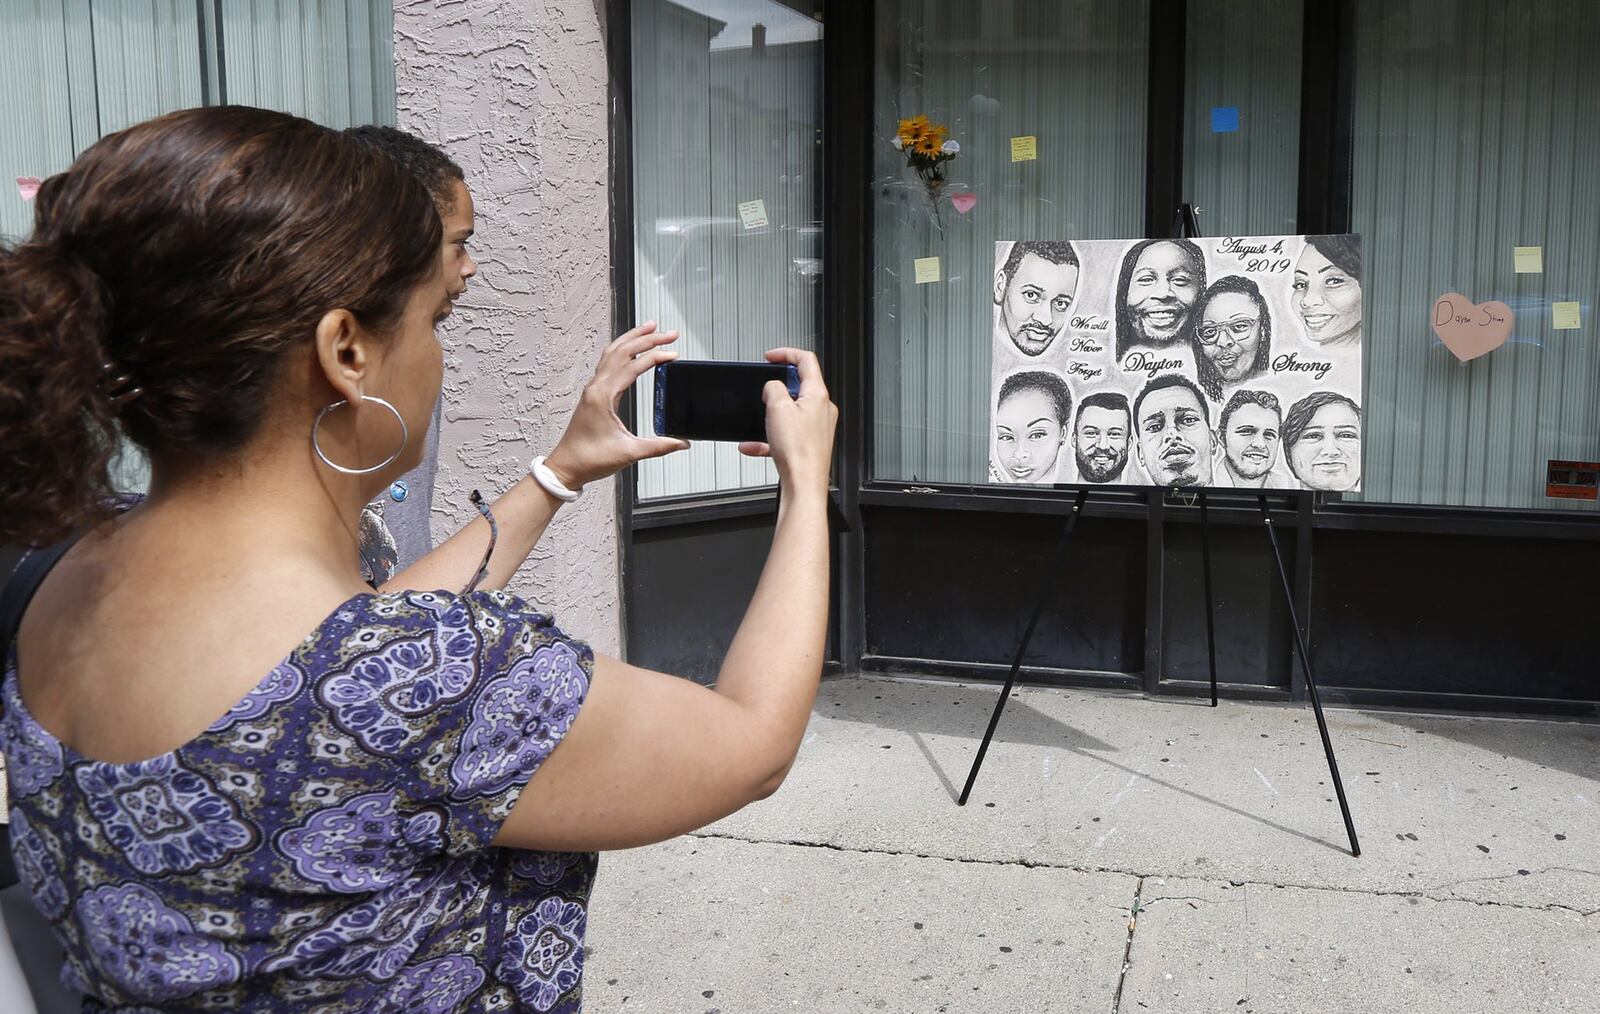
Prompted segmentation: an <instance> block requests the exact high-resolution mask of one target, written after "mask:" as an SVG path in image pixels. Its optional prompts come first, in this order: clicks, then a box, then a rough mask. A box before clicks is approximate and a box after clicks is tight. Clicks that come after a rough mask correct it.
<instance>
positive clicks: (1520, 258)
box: [1511, 246, 1544, 275]
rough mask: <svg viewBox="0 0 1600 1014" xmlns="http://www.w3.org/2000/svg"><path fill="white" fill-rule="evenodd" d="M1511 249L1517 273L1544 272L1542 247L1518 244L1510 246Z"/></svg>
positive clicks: (1534, 273) (1540, 273)
mask: <svg viewBox="0 0 1600 1014" xmlns="http://www.w3.org/2000/svg"><path fill="white" fill-rule="evenodd" d="M1511 249H1512V255H1513V257H1514V259H1515V260H1516V262H1517V274H1519V275H1542V274H1544V247H1542V246H1518V247H1512V248H1511Z"/></svg>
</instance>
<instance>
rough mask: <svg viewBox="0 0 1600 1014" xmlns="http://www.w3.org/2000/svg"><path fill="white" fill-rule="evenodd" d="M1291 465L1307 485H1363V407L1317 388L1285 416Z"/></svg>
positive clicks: (1342, 488) (1330, 487) (1327, 487)
mask: <svg viewBox="0 0 1600 1014" xmlns="http://www.w3.org/2000/svg"><path fill="white" fill-rule="evenodd" d="M1283 446H1284V447H1286V448H1288V452H1289V453H1288V458H1289V468H1290V470H1291V471H1293V472H1294V474H1295V477H1296V478H1298V479H1299V480H1300V481H1301V482H1303V483H1305V485H1306V488H1308V489H1320V490H1327V491H1330V492H1346V491H1348V490H1352V489H1355V488H1356V487H1357V486H1359V485H1361V409H1360V408H1358V407H1357V406H1356V403H1355V402H1353V401H1351V400H1350V399H1349V398H1346V397H1345V396H1344V395H1342V394H1338V393H1337V392H1334V391H1314V392H1312V393H1311V394H1308V395H1306V396H1305V397H1304V398H1301V399H1300V400H1299V401H1297V402H1295V403H1294V407H1293V408H1291V409H1289V414H1288V415H1287V416H1285V417H1284V419H1283Z"/></svg>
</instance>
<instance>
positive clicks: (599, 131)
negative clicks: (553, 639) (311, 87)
mask: <svg viewBox="0 0 1600 1014" xmlns="http://www.w3.org/2000/svg"><path fill="white" fill-rule="evenodd" d="M601 6H602V5H600V4H598V3H596V2H595V0H544V2H539V0H457V2H454V3H451V2H446V0H397V2H396V4H395V25H394V33H395V39H394V43H395V44H394V59H395V90H396V96H397V103H396V106H397V110H398V117H399V126H400V127H401V128H403V129H405V130H410V131H413V132H415V133H416V134H418V135H419V136H422V137H424V138H428V139H430V140H433V141H436V142H439V143H442V145H443V146H444V148H445V149H446V150H447V151H449V153H450V155H451V156H452V157H453V158H454V159H455V160H456V161H457V162H458V163H460V165H461V167H462V169H463V170H465V172H466V174H467V181H468V183H469V185H470V186H471V187H472V192H473V197H474V200H475V202H476V205H477V216H478V223H477V224H478V234H477V238H476V240H475V242H474V244H473V246H474V249H475V253H476V256H477V260H478V263H479V265H480V267H479V271H478V276H477V278H475V279H473V281H472V284H471V287H470V288H469V289H468V290H467V294H466V296H465V297H464V298H463V299H462V301H461V302H460V303H459V304H458V305H457V308H456V313H455V316H454V317H453V318H452V319H451V320H450V321H448V322H447V323H446V325H445V327H444V329H443V330H442V332H441V335H442V336H443V337H444V340H445V346H446V351H445V379H444V421H443V428H442V429H441V431H440V440H439V471H438V477H437V482H436V486H435V493H434V498H433V521H432V526H433V532H434V537H435V538H436V539H442V538H443V537H445V536H447V535H448V534H449V533H450V532H452V531H454V530H455V529H456V528H457V527H458V526H459V525H461V524H462V523H464V522H466V521H468V520H470V519H471V518H472V517H473V516H474V514H475V512H474V511H473V508H472V505H471V504H470V503H469V502H468V500H467V495H468V494H469V493H470V492H471V491H472V489H473V488H474V487H476V488H479V489H481V490H483V492H484V494H485V495H488V494H489V493H490V492H491V491H494V492H496V493H498V492H500V491H502V490H504V489H505V488H507V487H508V486H510V485H511V483H512V482H514V481H515V480H516V479H518V478H519V477H521V476H522V475H523V474H525V471H526V469H527V464H528V461H529V459H530V458H532V456H533V455H535V454H538V453H544V452H547V451H548V450H549V449H550V448H551V447H552V446H554V444H555V441H556V439H557V438H558V437H559V436H560V435H561V431H562V429H563V428H564V427H565V425H566V421H567V419H568V417H569V416H570V415H571V412H572V406H573V405H574V404H575V402H576V399H577V397H578V394H579V392H580V391H581V390H582V389H583V385H584V383H585V381H587V379H588V378H589V376H590V375H591V374H592V372H593V367H594V362H595V359H596V357H597V356H598V355H599V352H600V350H601V348H602V347H603V346H604V345H605V343H606V342H607V341H609V339H610V335H609V330H610V320H611V303H610V300H611V294H610V279H609V270H610V262H609V257H610V252H609V233H608V211H607V189H606V187H607V151H606V55H605V46H604V41H603V35H602V32H603V26H602V24H601V15H600V8H601ZM614 503H615V501H614V497H613V490H612V486H611V483H610V482H604V483H596V484H594V485H592V486H591V487H589V489H588V490H587V492H586V493H585V495H584V497H583V499H582V500H579V501H578V502H577V503H576V504H572V505H570V506H567V507H564V508H562V510H561V511H560V513H559V514H557V516H556V520H555V523H554V524H552V525H551V527H550V530H549V531H548V532H547V533H546V535H545V537H544V540H543V541H542V542H541V543H540V545H539V547H538V548H537V549H535V550H534V553H533V556H532V557H530V558H529V560H528V563H527V564H526V565H525V566H524V567H523V569H522V572H521V573H520V574H519V575H518V577H517V579H516V580H515V581H514V582H513V583H512V586H511V590H513V591H515V592H517V593H518V594H520V595H523V596H525V597H527V598H529V599H531V600H532V601H534V602H537V603H538V604H539V605H540V606H542V607H545V608H548V609H550V610H552V611H554V612H555V614H556V616H557V618H558V621H559V622H560V624H561V626H562V627H563V628H564V629H566V630H567V631H568V632H570V633H571V634H573V635H574V636H577V637H582V638H584V639H586V640H588V641H589V642H590V643H591V644H592V645H593V646H594V647H595V648H596V649H599V650H604V651H612V652H614V651H616V650H617V647H618V644H619V642H620V598H619V595H618V586H617V526H616V518H615V507H614Z"/></svg>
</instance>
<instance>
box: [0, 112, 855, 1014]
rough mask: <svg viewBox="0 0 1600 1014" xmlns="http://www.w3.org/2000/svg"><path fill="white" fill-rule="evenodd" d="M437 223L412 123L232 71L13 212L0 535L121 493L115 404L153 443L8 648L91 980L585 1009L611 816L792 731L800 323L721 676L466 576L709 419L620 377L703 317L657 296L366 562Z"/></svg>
mask: <svg viewBox="0 0 1600 1014" xmlns="http://www.w3.org/2000/svg"><path fill="white" fill-rule="evenodd" d="M439 244H440V221H439V216H438V214H437V213H436V211H435V209H434V207H433V204H432V202H431V201H430V200H429V197H428V194H427V192H426V191H425V190H424V188H423V187H422V185H421V184H420V183H418V182H417V181H416V180H415V179H414V178H413V177H412V176H411V175H410V174H409V173H408V172H407V171H406V170H405V169H404V168H402V167H401V166H400V165H399V164H398V163H396V162H395V161H394V160H392V159H390V158H388V157H386V156H384V155H383V154H382V153H380V152H376V151H373V150H371V149H370V148H367V147H364V146H362V145H360V144H358V143H356V142H354V141H351V140H350V139H348V138H345V137H342V136H341V135H340V134H339V133H337V132H336V131H332V130H328V129H326V128H323V127H319V126H317V125H315V124H312V123H310V122H308V121H306V120H302V119H299V118H296V117H293V116H288V115H286V114H281V113H271V112H265V111H262V110H255V109H246V108H242V107H213V108H208V109H194V110H188V111H185V112H181V113H175V114H172V115H170V116H164V117H161V118H159V119H156V120H152V121H149V122H147V123H143V124H140V125H138V126H135V127H132V128H130V129H128V130H125V131H122V132H120V133H117V134H112V135H110V136H108V137H106V138H104V139H103V140H101V141H100V142H98V143H97V144H95V145H93V146H92V147H91V148H89V149H88V150H87V151H86V152H84V153H83V154H82V155H81V156H80V157H79V158H78V160H77V161H76V162H75V163H74V164H73V166H72V168H71V169H70V170H69V171H68V172H66V173H64V174H61V175H59V176H55V177H52V178H51V179H49V180H47V181H46V182H45V183H44V185H43V187H42V188H41V189H40V191H39V195H38V198H37V208H36V221H35V229H34V234H33V237H32V238H31V239H30V240H29V241H27V242H25V243H22V244H20V245H18V246H15V247H0V460H3V461H4V463H5V466H4V468H3V469H0V540H4V541H23V542H32V543H40V542H43V541H47V540H50V539H53V538H55V537H57V536H59V535H60V534H61V533H62V532H64V531H65V530H66V529H67V528H69V527H72V526H75V525H77V524H79V523H80V522H84V521H88V520H90V519H94V518H97V517H99V516H100V515H101V511H100V508H99V505H100V504H101V503H103V502H104V498H105V497H106V495H107V494H108V492H109V489H108V480H107V475H106V463H107V460H108V457H109V455H110V453H111V451H112V449H113V448H114V446H115V443H114V438H115V435H116V434H117V433H118V432H125V433H126V434H127V435H128V436H129V437H130V438H131V439H132V440H133V441H135V442H136V443H137V444H139V445H140V446H141V447H142V448H144V449H145V450H146V451H147V452H148V453H149V457H150V459H151V461H152V466H153V478H152V482H151V486H150V494H149V496H148V498H147V499H146V500H145V501H144V502H143V503H141V504H139V505H138V506H136V507H134V508H133V509H131V510H128V511H126V512H125V513H122V514H120V515H117V516H115V517H113V518H110V519H105V520H103V521H102V522H101V523H100V524H99V525H98V526H97V527H96V528H95V529H94V530H93V531H92V532H91V533H90V535H89V536H88V537H86V538H84V539H83V540H82V541H80V542H79V543H77V545H75V546H74V547H73V548H72V549H71V551H70V552H68V554H67V555H66V556H65V557H64V558H63V560H62V561H61V563H60V564H59V565H58V566H57V567H56V569H55V570H54V571H53V572H52V573H50V575H49V576H48V577H47V578H46V580H45V581H44V583H43V584H42V585H41V587H40V588H39V591H38V594H37V595H36V596H35V598H34V599H33V602H32V604H31V606H30V607H29V608H28V611H27V613H26V615H25V616H24V618H23V623H22V626H21V629H20V632H19V634H18V638H17V640H16V643H15V645H14V648H13V650H12V651H11V652H10V653H9V654H8V656H7V659H6V665H5V676H4V682H3V684H0V702H3V704H4V714H3V717H0V751H3V752H4V755H5V757H6V760H7V762H8V767H9V775H10V787H11V807H12V809H11V818H12V828H13V844H14V851H15V854H16V856H17V860H18V867H19V872H20V874H21V876H22V878H23V879H24V881H25V882H26V884H27V886H28V889H29V890H30V892H31V893H32V896H33V899H34V901H35V903H36V904H37V905H38V906H39V908H40V909H41V910H42V911H43V912H44V913H45V915H46V916H47V917H48V918H49V919H50V920H51V921H52V923H53V925H54V927H55V929H56V931H57V933H58V935H59V936H60V938H61V941H62V943H63V945H64V946H65V949H66V952H67V963H66V967H65V969H64V971H63V980H64V981H66V982H67V984H68V985H69V986H72V987H74V988H76V989H78V990H80V991H82V992H84V993H85V994H87V996H88V997H89V1004H88V1007H89V1009H124V1008H129V1009H131V1008H136V1007H138V1008H159V1009H161V1010H164V1011H188V1010H200V1009H207V1010H219V1009H227V1010H243V1011H278V1010H285V1011H287V1010H295V1011H302V1010H309V1011H357V1010H359V1011H369V1010H371V1011H378V1010H402V1009H404V1010H417V1011H453V1010H484V1009H497V1010H527V1011H575V1010H577V1009H578V1007H579V1004H580V1002H581V995H582V985H581V972H582V955H583V934H584V928H585V924H586V921H587V915H586V911H585V905H586V902H587V897H588V893H589V889H590V885H591V882H592V879H593V876H594V871H595V867H596V857H595V856H594V854H593V851H592V850H595V849H601V848H623V847H628V846H632V845H640V844H644V843H647V842H652V841H659V840H662V839H665V838H669V837H671V836H673V835H677V834H680V833H683V832H685V831H688V830H690V829H692V828H695V827H698V826H701V825H703V824H705V823H707V822H709V821H712V820H715V819H717V818H719V817H721V816H724V815H726V814H728V813H730V812H732V811H734V810H737V809H739V808H740V807H741V806H743V805H745V804H746V803H747V802H749V801H751V800H753V799H757V798H760V797H762V796H763V795H766V794H769V793H771V792H772V791H774V790H775V789H776V787H777V786H778V784H779V783H780V782H781V781H782V780H783V777H784V775H785V773H786V771H787V770H788V767H789V765H790V764H791V763H792V762H793V760H794V755H795V750H796V748H797V745H798V743H799V740H800V736H801V734H802V732H803V730H804V728H805V724H806V720H807V718H808V716H809V712H810V706H811V703H812V701H813V699H814V695H815V691H816V687H817V679H818V675H819V671H820V659H821V654H822V649H823V630H824V625H825V619H826V608H827V603H826V583H827V563H826V560H827V533H826V520H825V507H826V496H827V475H828V458H829V448H830V446H831V442H832V433H833V426H834V419H835V415H836V412H835V410H834V408H833V406H832V404H831V403H830V402H829V400H828V396H827V392H826V390H825V389H824V388H823V386H822V383H821V379H820V374H819V370H818V366H817V363H816V360H815V358H813V357H812V356H810V355H808V354H804V353H800V352H796V351H792V350H781V351H778V352H774V353H771V354H769V358H770V359H772V360H773V361H775V362H776V361H782V362H792V363H795V364H796V365H797V366H798V367H799V370H800V373H801V377H802V390H801V394H800V397H799V399H798V400H794V401H791V400H790V399H789V398H788V397H787V396H786V394H785V395H781V396H780V393H779V389H777V388H776V386H775V387H774V389H773V390H769V392H768V395H769V397H768V421H767V427H768V432H769V434H771V444H770V447H769V446H768V445H764V444H763V445H746V446H744V447H743V448H742V449H743V450H744V451H745V452H746V453H751V454H766V453H770V454H771V455H772V457H773V459H774V460H775V462H776V464H777V468H778V473H779V476H780V481H781V482H782V484H783V490H784V496H783V502H782V508H781V512H780V516H779V519H778V523H777V529H776V532H775V535H774V539H773V544H772V549H771V555H770V557H769V559H768V561H767V565H766V570H765V572H764V573H763V575H762V579H761V582H760V584H759V586H758V588H757V590H756V593H755V597H754V599H753V600H752V602H751V605H750V608H749V611H748V612H747V614H746V616H745V621H744V624H743V625H742V626H741V628H740V630H739V633H738V635H737V636H736V638H735V640H734V642H733V644H732V646H731V647H730V649H729V652H728V655H727V659H726V661H725V663H724V666H723V670H722V674H721V678H720V680H719V682H718V684H717V687H716V691H715V693H711V694H708V693H707V692H706V691H705V690H704V689H703V688H701V687H698V686H696V685H694V684H692V683H690V682H688V681H686V680H680V679H676V678H673V677H669V676H664V675H661V674H658V673H652V672H647V671H644V670H641V669H637V668H635V667H632V666H628V665H625V664H623V663H621V662H618V661H616V660H613V659H610V658H606V657H604V656H601V655H596V654H594V653H592V652H591V651H590V650H589V649H588V648H587V647H586V646H585V645H584V644H583V643H582V642H580V641H577V640H575V639H573V638H572V637H570V636H568V635H567V634H565V633H564V632H562V631H561V630H560V629H559V628H557V627H556V626H555V625H554V623H553V621H552V620H551V618H550V617H549V616H548V615H546V614H544V613H541V612H538V611H536V610H535V609H533V608H532V607H531V606H529V605H528V604H526V603H524V602H523V601H522V600H520V599H518V598H516V597H515V596H512V595H508V594H505V593H503V592H499V591H487V592H486V591H481V590H469V591H458V590H459V589H464V588H465V589H471V588H472V587H473V586H474V585H478V584H479V582H480V581H481V582H482V586H483V587H493V586H496V585H499V584H503V583H504V582H505V581H506V580H507V579H508V578H509V577H510V576H511V574H512V573H513V571H514V570H515V569H516V568H517V566H519V565H520V564H521V563H522V561H523V559H524V558H525V557H526V556H527V554H528V552H529V551H530V550H531V548H532V547H533V545H534V543H535V541H536V540H537V539H538V537H539V535H540V533H541V532H542V531H543V530H544V528H545V526H546V525H547V524H548V522H549V521H550V518H551V516H552V515H553V514H554V512H555V511H556V509H557V508H558V507H560V506H561V504H562V503H563V502H565V500H566V499H568V498H570V497H571V496H572V494H573V493H574V492H575V491H581V489H582V487H583V486H584V485H586V484H588V483H590V482H593V481H595V480H598V479H600V478H601V477H603V476H605V475H608V474H610V473H612V472H615V471H617V470H618V469H620V468H623V467H625V466H627V465H629V464H631V463H633V462H635V461H637V460H640V459H642V458H645V457H650V456H653V455H659V454H664V453H667V452H670V451H672V450H675V449H677V448H679V447H681V446H682V445H681V443H679V442H678V441H672V440H662V439H657V440H646V439H641V438H638V437H635V436H633V435H632V434H630V433H628V432H627V431H626V430H625V429H624V428H623V427H622V425H621V423H620V422H619V421H618V419H617V417H616V414H615V407H616V404H617V402H618V399H619V398H620V397H621V395H622V394H623V392H625V391H627V390H628V389H629V388H630V387H631V385H632V383H633V381H634V379H635V378H636V377H638V376H639V375H640V374H642V373H643V372H644V371H646V370H648V369H651V368H652V367H653V366H654V365H655V364H657V363H660V362H664V361H666V360H667V359H670V358H671V357H672V355H673V353H672V351H671V350H670V349H668V348H666V345H668V344H669V343H670V342H671V341H672V339H673V335H672V334H671V333H670V332H669V333H657V332H655V331H654V330H653V326H649V325H647V326H645V327H640V328H635V329H634V330H632V331H629V332H628V333H626V334H624V335H622V336H621V337H620V338H618V339H617V340H615V341H614V342H612V343H611V344H610V345H609V346H607V347H606V349H605V352H604V354H603V355H602V356H601V359H600V365H599V368H598V370H597V372H596V374H595V377H594V379H593V380H592V381H591V382H590V384H589V385H588V386H587V387H586V389H585V390H584V392H583V394H582V396H581V399H580V404H579V406H578V408H577V410H576V412H575V413H574V415H573V417H572V422H571V424H570V426H569V428H568V429H567V431H566V433H565V434H564V435H563V436H562V438H561V440H560V441H559V442H558V443H557V445H556V447H555V448H554V449H553V450H552V451H551V452H550V454H549V456H548V458H547V459H543V460H541V459H536V462H537V463H538V465H539V467H538V468H537V469H536V471H537V472H538V474H539V478H537V479H524V480H522V481H520V482H518V483H516V484H515V485H514V486H512V487H511V489H510V490H509V491H507V492H506V494H505V495H503V496H502V497H501V498H500V499H499V500H497V501H496V502H495V503H494V505H493V508H492V511H490V512H489V513H490V514H491V515H492V518H493V522H492V523H491V522H490V521H488V520H487V519H479V520H476V521H474V522H473V523H472V524H471V525H469V526H467V528H465V529H463V530H462V531H461V532H460V533H458V534H457V535H455V536H454V537H453V538H452V539H450V540H449V541H448V542H446V543H445V544H444V545H442V546H441V547H439V548H438V549H437V550H435V551H434V552H433V553H431V554H430V555H428V556H426V557H424V558H423V559H421V560H420V561H418V562H417V563H416V564H414V565H413V566H412V567H410V568H408V569H407V570H405V571H402V572H401V573H400V574H399V575H397V576H396V578H395V579H394V580H393V581H391V582H390V583H389V584H387V585H385V586H384V587H383V588H382V589H381V590H378V591H374V590H373V589H372V588H370V587H368V586H367V585H366V584H364V583H363V581H362V579H361V574H360V569H359V565H358V562H357V554H356V535H355V532H356V525H357V519H358V517H359V515H360V513H361V508H362V505H363V504H365V503H367V502H368V501H369V500H370V499H371V498H372V497H373V496H374V495H375V494H376V493H377V492H378V491H380V490H382V489H384V488H385V487H386V486H387V485H388V484H389V483H390V482H391V481H392V480H393V479H394V477H395V476H398V475H399V474H401V473H402V472H404V471H405V470H406V469H408V468H410V467H412V466H413V465H415V464H416V462H417V459H418V457H419V455H420V453H421V448H422V434H423V431H424V430H425V428H426V426H427V421H428V418H429V416H430V414H431V412H432V410H433V406H434V402H435V400H436V398H437V396H438V393H439V385H440V377H441V373H442V353H441V349H440V346H439V343H438V341H437V340H436V338H435V335H434V329H435V326H436V325H437V324H438V323H439V321H440V320H441V319H442V318H443V317H444V316H445V315H447V314H448V312H449V309H450V280H448V279H447V278H446V277H445V275H444V271H443V269H442V265H441V262H440V257H439ZM491 528H493V529H495V530H496V531H497V538H492V537H491ZM486 549H487V550H488V555H487V559H486V560H485V552H486ZM480 561H482V562H483V566H481V567H480ZM130 716H136V720H131V721H130Z"/></svg>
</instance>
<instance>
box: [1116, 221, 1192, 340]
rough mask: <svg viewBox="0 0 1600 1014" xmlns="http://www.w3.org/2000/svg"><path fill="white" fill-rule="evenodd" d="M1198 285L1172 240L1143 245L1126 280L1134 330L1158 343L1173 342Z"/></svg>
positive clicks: (1190, 265)
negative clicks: (1130, 274)
mask: <svg viewBox="0 0 1600 1014" xmlns="http://www.w3.org/2000/svg"><path fill="white" fill-rule="evenodd" d="M1199 284H1200V280H1199V279H1198V278H1197V277H1195V270H1194V265H1193V264H1191V263H1190V261H1189V258H1188V256H1187V255H1186V254H1185V253H1184V250H1183V248H1182V247H1180V246H1178V245H1177V244H1175V243H1152V244H1150V245H1149V246H1147V247H1145V248H1144V250H1143V251H1141V252H1140V254H1139V259H1138V260H1137V261H1135V262H1134V265H1133V274H1132V276H1130V278H1129V280H1128V297H1127V304H1128V312H1129V313H1130V314H1131V315H1132V317H1133V329H1134V331H1135V332H1137V333H1138V335H1139V336H1140V337H1141V338H1143V339H1144V340H1145V341H1148V342H1153V343H1155V344H1157V345H1163V344H1165V343H1167V342H1170V341H1172V340H1173V339H1174V338H1176V337H1177V336H1178V334H1179V332H1181V331H1182V330H1183V326H1184V324H1186V323H1187V322H1188V320H1189V308H1190V307H1191V306H1193V305H1194V300H1195V296H1197V295H1198V294H1199V291H1198V290H1199Z"/></svg>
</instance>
